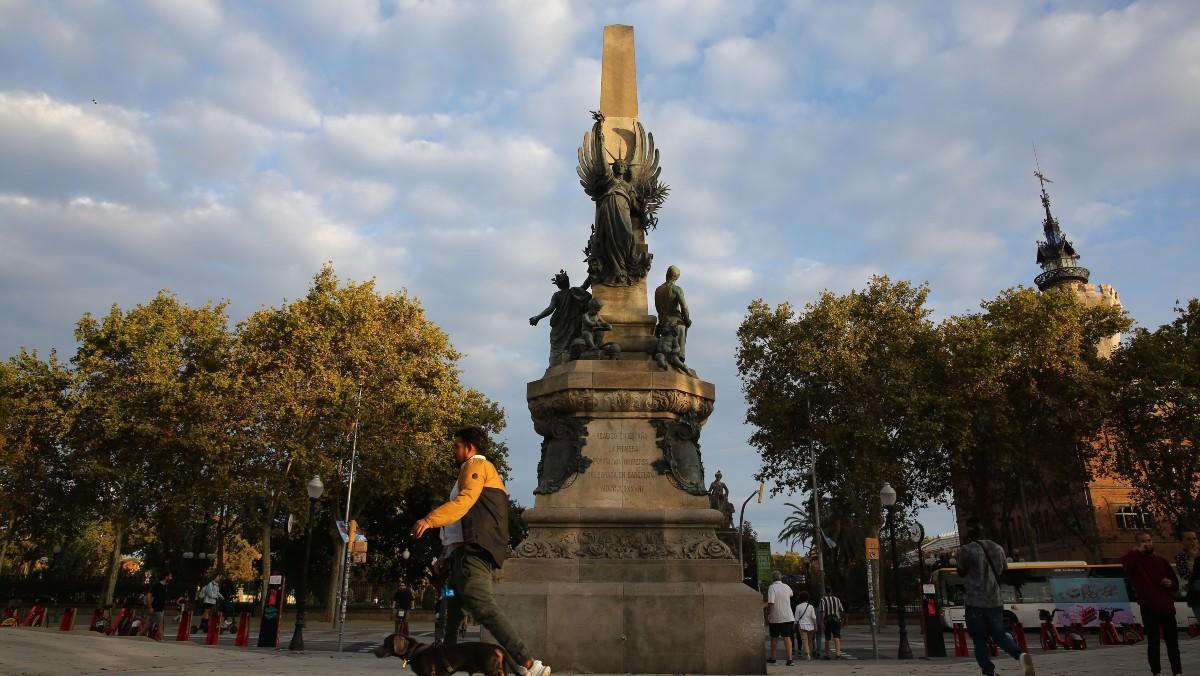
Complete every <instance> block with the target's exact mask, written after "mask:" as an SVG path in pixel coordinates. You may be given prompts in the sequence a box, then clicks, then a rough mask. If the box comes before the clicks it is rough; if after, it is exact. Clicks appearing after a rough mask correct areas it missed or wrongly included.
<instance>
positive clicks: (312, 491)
mask: <svg viewBox="0 0 1200 676" xmlns="http://www.w3.org/2000/svg"><path fill="white" fill-rule="evenodd" d="M307 490H308V519H307V520H306V521H305V522H304V568H303V569H301V571H300V598H299V599H298V600H297V603H296V628H295V629H294V630H293V631H292V642H291V643H290V644H288V650H304V619H305V615H306V613H307V611H308V560H309V556H310V555H311V554H312V521H313V503H315V502H316V501H317V500H318V499H320V497H321V494H322V493H324V492H325V484H323V483H321V477H319V476H315V477H313V478H312V480H311V481H309V482H308V487H307Z"/></svg>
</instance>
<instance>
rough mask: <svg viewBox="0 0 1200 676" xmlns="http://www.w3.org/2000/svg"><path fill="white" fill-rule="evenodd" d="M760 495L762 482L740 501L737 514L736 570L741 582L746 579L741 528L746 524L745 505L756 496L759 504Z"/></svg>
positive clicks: (760, 500)
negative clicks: (740, 507)
mask: <svg viewBox="0 0 1200 676" xmlns="http://www.w3.org/2000/svg"><path fill="white" fill-rule="evenodd" d="M762 494H763V485H762V482H761V481H760V482H759V483H758V490H756V491H754V492H753V493H751V494H750V495H747V496H746V499H745V500H743V501H742V509H741V511H740V512H739V513H738V531H737V543H738V570H739V571H741V572H740V573H739V574H740V575H741V576H742V579H743V580H745V579H746V569H745V568H744V565H745V564H744V563H742V526H743V525H744V524H745V523H746V503H748V502H750V500H751V498H753V497H754V496H756V495H757V496H758V501H759V502H760V503H761V502H762Z"/></svg>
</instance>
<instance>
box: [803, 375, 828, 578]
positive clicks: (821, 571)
mask: <svg viewBox="0 0 1200 676" xmlns="http://www.w3.org/2000/svg"><path fill="white" fill-rule="evenodd" d="M804 415H805V417H806V418H807V419H808V427H809V429H812V411H811V409H809V405H808V399H805V400H804ZM808 451H809V460H811V461H812V500H813V526H814V527H815V528H816V531H817V532H816V533H814V534H813V544H815V545H816V546H817V573H818V574H817V575H814V576H813V577H815V578H816V583H817V598H824V597H825V534H824V533H823V532H821V497H820V494H819V493H818V492H817V445H816V444H815V443H813V442H812V441H811V440H810V441H809V442H808Z"/></svg>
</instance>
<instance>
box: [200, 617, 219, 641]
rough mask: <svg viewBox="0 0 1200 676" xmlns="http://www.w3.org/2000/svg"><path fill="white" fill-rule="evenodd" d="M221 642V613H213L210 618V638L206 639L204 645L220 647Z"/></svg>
mask: <svg viewBox="0 0 1200 676" xmlns="http://www.w3.org/2000/svg"><path fill="white" fill-rule="evenodd" d="M220 642H221V613H212V614H210V615H209V616H208V636H206V637H205V638H204V645H218V644H219V643H220Z"/></svg>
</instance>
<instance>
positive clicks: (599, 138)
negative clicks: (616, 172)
mask: <svg viewBox="0 0 1200 676" xmlns="http://www.w3.org/2000/svg"><path fill="white" fill-rule="evenodd" d="M600 124H601V123H600V122H599V121H597V122H596V124H594V125H592V130H591V131H590V132H588V133H586V134H584V135H583V145H581V146H579V166H578V167H577V168H576V171H577V172H578V174H579V184H580V185H582V186H583V191H584V192H586V193H587V194H588V195H589V196H591V197H599V196H600V195H603V194H604V191H605V190H606V189H607V188H608V184H609V181H610V180H611V179H612V171H611V170H610V169H609V168H608V163H607V162H605V161H604V132H603V131H602V129H601V127H600Z"/></svg>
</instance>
